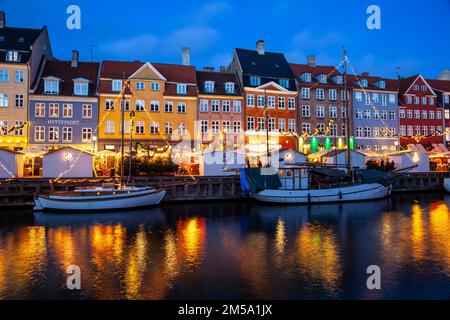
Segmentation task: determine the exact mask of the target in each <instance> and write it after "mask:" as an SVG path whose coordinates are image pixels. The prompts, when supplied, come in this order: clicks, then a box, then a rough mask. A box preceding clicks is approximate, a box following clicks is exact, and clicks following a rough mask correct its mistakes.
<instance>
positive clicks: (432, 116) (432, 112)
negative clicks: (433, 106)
mask: <svg viewBox="0 0 450 320" xmlns="http://www.w3.org/2000/svg"><path fill="white" fill-rule="evenodd" d="M446 111H447V110H446ZM430 119H434V111H433V110H430ZM446 119H447V118H446Z"/></svg>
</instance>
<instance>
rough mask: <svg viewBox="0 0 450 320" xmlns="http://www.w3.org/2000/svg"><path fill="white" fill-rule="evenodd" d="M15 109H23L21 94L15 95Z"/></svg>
mask: <svg viewBox="0 0 450 320" xmlns="http://www.w3.org/2000/svg"><path fill="white" fill-rule="evenodd" d="M15 107H16V108H23V94H16V97H15Z"/></svg>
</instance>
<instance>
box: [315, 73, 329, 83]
mask: <svg viewBox="0 0 450 320" xmlns="http://www.w3.org/2000/svg"><path fill="white" fill-rule="evenodd" d="M317 78H318V79H319V82H320V83H327V75H326V74H319V76H318V77H317Z"/></svg>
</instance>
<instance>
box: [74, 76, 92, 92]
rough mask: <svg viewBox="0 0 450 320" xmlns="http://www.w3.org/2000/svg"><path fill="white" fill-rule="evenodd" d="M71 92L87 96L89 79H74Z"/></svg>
mask: <svg viewBox="0 0 450 320" xmlns="http://www.w3.org/2000/svg"><path fill="white" fill-rule="evenodd" d="M73 93H74V95H76V96H87V95H88V93H89V81H88V80H86V79H79V80H74V87H73Z"/></svg>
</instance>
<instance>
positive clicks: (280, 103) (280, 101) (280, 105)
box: [278, 97, 286, 109]
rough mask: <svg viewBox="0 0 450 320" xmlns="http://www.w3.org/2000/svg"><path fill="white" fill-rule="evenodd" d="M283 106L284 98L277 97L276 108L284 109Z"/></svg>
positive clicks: (284, 105)
mask: <svg viewBox="0 0 450 320" xmlns="http://www.w3.org/2000/svg"><path fill="white" fill-rule="evenodd" d="M285 108H286V98H284V97H278V109H285Z"/></svg>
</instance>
